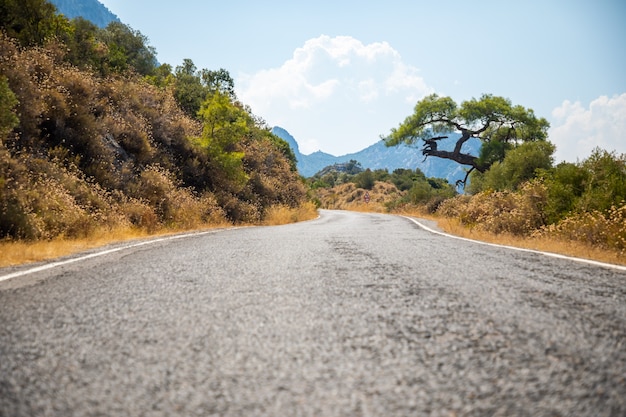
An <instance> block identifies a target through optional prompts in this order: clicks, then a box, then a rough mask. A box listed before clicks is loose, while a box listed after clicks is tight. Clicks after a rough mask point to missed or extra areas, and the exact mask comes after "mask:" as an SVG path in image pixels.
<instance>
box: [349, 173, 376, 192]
mask: <svg viewBox="0 0 626 417" xmlns="http://www.w3.org/2000/svg"><path fill="white" fill-rule="evenodd" d="M375 181H376V180H375V179H374V174H373V173H372V170H371V169H369V168H367V169H366V170H365V171H363V172H361V173H360V174H357V175H355V177H354V183H355V184H356V185H357V187H359V188H363V189H365V190H371V189H372V188H374V183H375Z"/></svg>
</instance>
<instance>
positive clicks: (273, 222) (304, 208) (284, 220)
mask: <svg viewBox="0 0 626 417" xmlns="http://www.w3.org/2000/svg"><path fill="white" fill-rule="evenodd" d="M316 217H317V208H316V207H315V204H313V203H312V202H307V203H304V204H302V205H300V206H299V207H296V208H291V207H287V206H282V205H278V206H273V207H270V208H269V209H268V210H267V212H266V215H265V219H264V220H263V222H262V224H263V225H265V226H278V225H281V224H288V223H296V222H301V221H306V220H312V219H314V218H316Z"/></svg>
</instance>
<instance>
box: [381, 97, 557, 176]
mask: <svg viewBox="0 0 626 417" xmlns="http://www.w3.org/2000/svg"><path fill="white" fill-rule="evenodd" d="M548 127H549V124H548V122H547V121H546V120H545V119H543V118H537V117H536V116H535V114H534V112H533V110H532V109H526V108H524V107H522V106H513V105H512V104H511V102H510V100H508V99H505V98H503V97H497V96H493V95H489V94H485V95H483V96H482V97H481V98H480V99H478V100H476V99H472V100H468V101H464V102H463V103H461V105H460V106H459V105H457V103H456V102H455V101H454V100H452V99H451V98H450V97H439V96H438V95H437V94H433V95H430V96H428V97H425V98H424V99H422V100H420V101H419V102H418V103H417V104H416V106H415V109H414V112H413V114H412V115H410V116H408V117H407V118H406V119H405V120H404V122H402V123H401V124H400V126H399V127H397V128H394V129H392V130H391V133H390V135H389V136H388V137H386V138H384V140H385V144H386V145H387V146H396V145H399V144H400V143H406V144H413V143H415V142H416V141H418V140H422V141H423V142H424V146H423V148H422V153H423V154H424V156H425V157H429V156H435V157H438V158H444V159H450V160H453V161H455V162H457V163H459V164H461V165H468V166H469V167H470V169H469V170H468V175H469V173H470V172H472V171H474V170H477V171H479V172H485V171H486V170H487V169H489V167H490V166H491V165H492V164H493V163H495V162H496V161H501V160H502V159H503V158H504V154H505V152H506V150H507V149H508V148H509V147H510V146H511V145H514V144H517V143H520V142H527V141H538V140H545V139H546V138H547V130H548ZM453 131H456V132H460V134H461V136H460V138H459V139H458V140H457V142H456V144H455V147H454V150H452V151H447V150H442V149H438V146H437V145H438V143H437V142H438V141H439V140H440V139H443V138H445V137H447V136H445V134H447V133H449V132H453ZM470 138H478V139H480V140H481V141H482V142H483V144H487V146H485V147H484V151H483V152H482V153H481V155H480V156H475V155H470V154H468V153H464V152H463V144H464V143H465V142H467V141H468V140H469V139H470ZM467 178H468V177H467V176H466V177H465V179H464V180H463V181H459V183H463V184H464V183H465V182H466V181H467Z"/></svg>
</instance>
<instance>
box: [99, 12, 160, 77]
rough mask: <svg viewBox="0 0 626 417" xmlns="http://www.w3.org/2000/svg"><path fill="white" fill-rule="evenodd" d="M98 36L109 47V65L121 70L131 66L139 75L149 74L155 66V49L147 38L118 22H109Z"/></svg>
mask: <svg viewBox="0 0 626 417" xmlns="http://www.w3.org/2000/svg"><path fill="white" fill-rule="evenodd" d="M100 37H101V38H102V39H103V40H104V42H105V43H106V44H107V46H108V48H109V56H108V60H109V65H111V67H112V68H113V69H115V70H116V71H119V72H122V71H126V70H127V69H129V68H133V69H134V70H135V71H137V72H138V73H139V74H141V75H150V74H152V73H153V72H154V70H155V69H156V67H157V60H156V50H155V49H154V47H152V46H150V45H148V38H147V37H146V36H144V35H142V34H141V32H139V31H137V30H133V29H132V28H131V27H130V26H127V25H125V24H123V23H120V22H111V23H109V25H108V26H107V27H106V28H105V29H104V30H103V31H102V33H101V34H100Z"/></svg>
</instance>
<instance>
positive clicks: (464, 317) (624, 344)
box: [0, 211, 626, 417]
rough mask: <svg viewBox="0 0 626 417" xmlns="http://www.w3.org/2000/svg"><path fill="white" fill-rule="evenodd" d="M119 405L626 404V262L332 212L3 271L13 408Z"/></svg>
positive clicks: (1, 296)
mask: <svg viewBox="0 0 626 417" xmlns="http://www.w3.org/2000/svg"><path fill="white" fill-rule="evenodd" d="M118 249H119V248H118ZM18 270H22V269H18ZM15 271H16V270H15V269H11V270H8V269H5V270H0V279H1V276H3V275H4V276H6V275H7V274H8V273H15ZM113 415H116V416H174V415H180V416H213V415H214V416H408V415H411V416H414V415H415V416H417V415H433V416H474V415H475V416H512V415H515V416H570V415H576V416H624V415H626V272H624V271H623V270H618V269H611V268H605V267H598V266H593V265H588V264H584V263H579V262H574V261H571V260H565V259H554V258H550V257H547V256H544V255H540V254H535V253H527V252H519V251H513V250H510V249H505V248H497V247H490V246H485V245H480V244H477V243H472V242H467V241H461V240H456V239H451V238H448V237H445V236H441V235H437V234H433V233H430V232H428V231H425V230H423V229H421V228H419V227H418V226H417V225H416V224H415V223H413V222H412V221H410V220H409V219H407V218H403V217H398V216H390V215H380V214H362V213H351V212H341V211H323V212H322V213H321V217H320V218H319V219H317V220H314V221H310V222H304V223H299V224H292V225H286V226H278V227H250V228H238V229H226V230H221V231H215V232H210V233H205V234H199V235H192V236H188V237H184V238H179V239H175V240H165V241H158V242H155V243H151V244H147V245H143V246H135V247H131V248H127V249H121V250H116V251H112V252H110V253H108V254H106V255H103V256H97V257H92V258H89V259H85V260H81V261H77V262H73V263H65V264H62V265H59V266H56V267H54V268H49V269H47V270H40V271H38V272H33V273H29V274H25V275H22V276H19V277H15V278H12V279H9V280H5V281H2V282H0V416H7V417H9V416H11V417H18V416H113Z"/></svg>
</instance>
